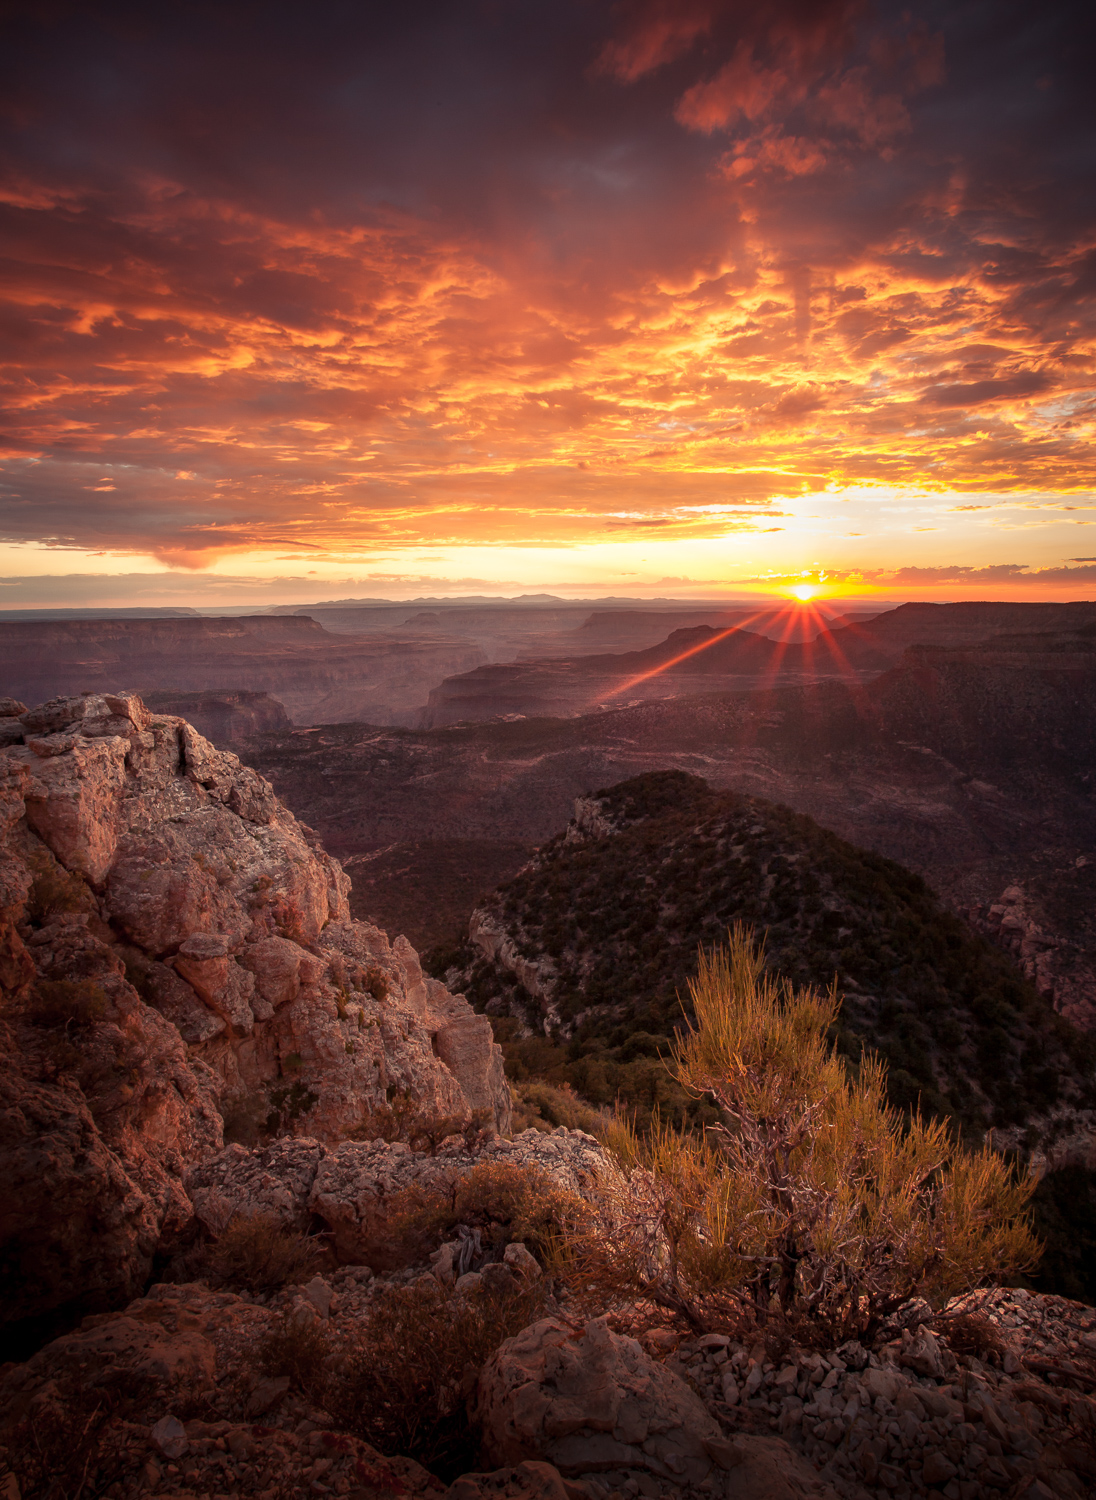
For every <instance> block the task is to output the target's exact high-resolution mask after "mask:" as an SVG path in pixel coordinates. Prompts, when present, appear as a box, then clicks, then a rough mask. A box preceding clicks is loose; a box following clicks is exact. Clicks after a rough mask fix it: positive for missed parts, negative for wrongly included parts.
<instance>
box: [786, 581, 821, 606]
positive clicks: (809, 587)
mask: <svg viewBox="0 0 1096 1500" xmlns="http://www.w3.org/2000/svg"><path fill="white" fill-rule="evenodd" d="M791 592H792V593H793V594H794V595H795V597H796V598H797V599H799V600H800V601H801V602H802V603H803V604H806V602H807V600H808V599H813V598H814V596H815V594H817V593H818V585H817V584H815V583H797V584H796V586H795V588H793V589H792V590H791Z"/></svg>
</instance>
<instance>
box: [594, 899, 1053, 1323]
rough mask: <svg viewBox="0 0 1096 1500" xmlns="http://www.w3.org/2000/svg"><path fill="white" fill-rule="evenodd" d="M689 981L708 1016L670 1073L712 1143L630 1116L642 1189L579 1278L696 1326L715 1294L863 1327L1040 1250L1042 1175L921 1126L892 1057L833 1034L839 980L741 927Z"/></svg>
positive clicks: (628, 1132)
mask: <svg viewBox="0 0 1096 1500" xmlns="http://www.w3.org/2000/svg"><path fill="white" fill-rule="evenodd" d="M689 990H690V996H691V1000H692V1006H693V1012H694V1015H695V1024H694V1025H693V1026H692V1027H691V1028H690V1029H689V1030H687V1031H686V1032H685V1033H684V1034H683V1035H682V1037H680V1038H679V1040H678V1041H677V1043H676V1044H675V1046H674V1049H673V1058H672V1062H671V1064H670V1067H671V1071H672V1073H673V1074H674V1076H675V1077H676V1078H677V1080H678V1081H679V1082H680V1083H681V1084H682V1085H683V1086H684V1087H685V1088H686V1089H687V1090H689V1091H690V1092H691V1093H693V1094H694V1095H696V1096H701V1095H706V1096H708V1097H709V1098H710V1099H712V1100H713V1101H714V1103H715V1104H716V1105H717V1106H718V1108H719V1111H720V1115H721V1123H720V1124H718V1125H716V1126H714V1127H710V1128H709V1130H708V1131H707V1133H706V1136H705V1137H704V1138H698V1137H695V1136H690V1135H688V1134H685V1133H680V1132H677V1131H675V1130H673V1129H670V1128H668V1127H656V1128H655V1129H653V1130H652V1131H650V1132H649V1133H648V1134H647V1135H646V1136H645V1137H640V1136H639V1135H638V1134H637V1133H636V1132H635V1131H634V1130H632V1129H631V1128H630V1127H629V1126H628V1125H627V1124H626V1123H624V1122H621V1123H620V1124H619V1125H618V1126H617V1129H616V1131H615V1133H614V1134H613V1135H612V1136H611V1137H610V1144H612V1145H614V1146H615V1149H616V1151H617V1154H618V1156H619V1157H620V1160H621V1163H622V1165H623V1166H624V1168H625V1173H626V1176H627V1183H628V1186H627V1191H626V1193H624V1194H623V1195H622V1196H621V1197H620V1198H619V1200H618V1201H617V1202H616V1203H615V1204H614V1205H612V1207H611V1209H610V1210H609V1214H608V1218H607V1219H606V1220H605V1222H603V1224H602V1225H601V1226H600V1232H599V1233H598V1234H597V1235H596V1236H588V1237H587V1239H586V1241H585V1244H584V1246H583V1248H582V1250H581V1251H580V1252H579V1255H578V1258H577V1261H576V1266H577V1267H578V1268H580V1275H582V1276H584V1277H586V1278H590V1277H592V1278H593V1279H594V1280H595V1281H602V1282H604V1281H606V1280H608V1281H609V1282H615V1283H616V1284H617V1285H618V1286H619V1287H620V1288H621V1290H623V1289H624V1286H625V1284H627V1285H629V1286H630V1287H631V1289H632V1290H633V1292H634V1291H639V1292H640V1293H641V1294H643V1295H646V1296H649V1297H651V1298H652V1299H653V1300H655V1301H657V1302H659V1303H661V1304H662V1305H664V1306H667V1307H671V1308H673V1309H675V1310H676V1311H679V1312H682V1313H684V1314H685V1315H686V1316H687V1317H688V1318H689V1319H690V1321H692V1322H693V1323H694V1324H697V1325H700V1324H702V1323H703V1321H704V1313H703V1307H704V1303H705V1301H706V1299H709V1298H711V1297H712V1296H713V1295H714V1296H716V1297H718V1296H720V1295H722V1296H726V1295H727V1294H731V1295H732V1296H734V1297H736V1298H737V1299H739V1300H745V1301H747V1302H748V1303H749V1304H750V1305H751V1306H752V1308H753V1310H754V1312H755V1313H756V1314H757V1316H758V1317H759V1318H761V1319H762V1320H764V1319H765V1318H767V1317H769V1316H770V1315H772V1314H773V1313H774V1312H775V1311H777V1310H779V1312H780V1314H781V1315H782V1316H783V1317H784V1318H785V1319H787V1320H789V1321H791V1322H795V1321H798V1320H802V1319H810V1320H812V1321H815V1322H818V1323H821V1324H824V1325H826V1327H827V1328H828V1329H829V1331H830V1332H831V1333H832V1334H834V1335H835V1336H840V1337H849V1336H851V1335H853V1334H864V1333H867V1332H869V1331H870V1330H871V1329H872V1328H873V1327H874V1326H876V1325H877V1324H878V1323H879V1322H880V1320H881V1319H882V1318H884V1317H885V1316H886V1315H887V1313H888V1312H890V1311H891V1310H892V1309H893V1308H895V1307H897V1306H898V1305H899V1304H901V1303H902V1302H904V1301H906V1300H907V1299H908V1298H909V1297H911V1296H913V1295H915V1294H919V1295H922V1296H925V1297H929V1298H934V1297H935V1298H942V1297H946V1296H948V1295H950V1294H954V1293H956V1292H959V1291H963V1290H966V1289H968V1288H970V1287H973V1286H976V1285H978V1284H979V1283H980V1282H983V1281H985V1280H987V1279H990V1278H992V1277H995V1276H1000V1275H1002V1274H1006V1273H1008V1272H1010V1271H1014V1270H1017V1269H1020V1268H1022V1267H1025V1266H1028V1265H1031V1264H1032V1263H1033V1262H1034V1261H1035V1259H1036V1258H1037V1256H1038V1252H1039V1247H1038V1245H1037V1243H1036V1241H1035V1239H1034V1238H1033V1236H1032V1234H1031V1231H1030V1229H1029V1228H1028V1223H1027V1217H1026V1211H1027V1207H1028V1204H1029V1202H1030V1199H1031V1196H1032V1193H1033V1191H1034V1188H1035V1183H1034V1180H1033V1179H1032V1178H1031V1177H1030V1175H1029V1176H1027V1177H1025V1178H1024V1179H1022V1180H1019V1179H1017V1177H1016V1174H1015V1173H1014V1171H1013V1169H1012V1168H1011V1167H1010V1166H1009V1165H1008V1164H1007V1163H1006V1162H1005V1161H1004V1160H1003V1159H1002V1158H1001V1157H1000V1156H999V1155H998V1154H997V1153H995V1152H994V1151H992V1150H990V1149H988V1148H984V1149H983V1150H981V1151H977V1152H972V1151H969V1150H967V1149H965V1148H963V1147H962V1146H961V1145H960V1144H959V1143H958V1141H957V1140H956V1138H955V1137H954V1136H953V1135H952V1133H951V1132H950V1130H949V1128H948V1127H947V1126H946V1125H945V1124H943V1123H942V1122H939V1121H926V1120H924V1119H922V1118H921V1117H920V1116H919V1115H916V1114H915V1115H914V1116H913V1117H912V1118H911V1119H910V1120H908V1121H906V1120H905V1119H904V1118H903V1117H902V1115H901V1114H900V1113H899V1112H898V1111H897V1110H895V1109H893V1108H891V1107H890V1106H889V1105H888V1104H887V1102H886V1073H885V1069H884V1067H883V1065H882V1063H881V1062H879V1060H878V1059H876V1058H874V1057H872V1056H870V1055H865V1056H864V1058H863V1059H862V1060H861V1062H860V1064H859V1067H858V1069H857V1071H856V1073H855V1075H853V1074H852V1073H850V1071H849V1070H848V1068H847V1067H846V1065H845V1063H843V1062H842V1060H841V1059H840V1058H839V1057H838V1056H837V1054H836V1052H835V1050H834V1048H833V1046H832V1044H831V1043H830V1042H829V1041H828V1039H827V1033H828V1031H829V1028H830V1027H831V1025H832V1024H833V1022H834V1020H835V1019H836V1016H837V1014H838V1010H839V1008H840V1007H839V1001H838V998H837V995H836V991H831V992H830V994H828V995H821V994H819V993H818V991H816V990H813V989H809V988H807V989H801V988H795V987H793V986H792V985H791V984H789V983H788V982H787V981H780V980H777V979H775V978H773V977H772V976H771V975H770V974H768V973H766V972H765V971H764V968H763V963H762V957H761V954H760V953H759V952H758V950H757V949H756V947H755V946H754V944H753V942H752V939H751V936H750V934H749V933H748V932H747V931H746V930H745V929H743V928H741V927H736V928H735V930H734V931H733V932H732V933H731V935H730V942H729V945H728V946H727V947H725V948H719V949H717V950H715V951H714V952H710V953H706V952H703V951H702V952H701V955H700V965H699V971H698V973H697V977H696V979H695V980H692V981H691V982H690V985H689ZM609 1220H611V1222H609Z"/></svg>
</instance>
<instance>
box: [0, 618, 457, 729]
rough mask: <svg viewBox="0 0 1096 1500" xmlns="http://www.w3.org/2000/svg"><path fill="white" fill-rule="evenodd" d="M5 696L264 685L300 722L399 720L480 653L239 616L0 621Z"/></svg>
mask: <svg viewBox="0 0 1096 1500" xmlns="http://www.w3.org/2000/svg"><path fill="white" fill-rule="evenodd" d="M0 658H2V660H3V662H4V667H3V670H2V673H0V691H3V692H5V693H7V694H9V695H10V696H12V697H14V698H18V699H23V700H29V701H31V702H38V701H40V700H42V699H44V698H49V697H57V696H63V695H71V694H78V693H84V692H99V691H103V690H104V689H105V690H107V691H111V692H113V691H115V690H117V689H118V688H119V686H121V687H124V688H129V689H132V690H133V691H135V692H157V691H158V692H165V691H166V692H171V693H193V692H208V691H210V690H228V691H232V692H240V691H247V692H264V693H268V694H270V695H271V696H273V697H274V698H276V699H277V700H278V702H279V703H280V704H281V705H282V707H283V709H284V710H285V713H286V714H287V715H288V717H289V718H290V719H291V720H292V721H293V722H295V723H303V724H314V723H317V722H320V723H322V722H325V721H342V720H365V721H366V722H377V721H379V722H381V723H385V722H397V723H398V722H402V716H406V715H409V714H414V713H415V712H417V711H418V710H419V708H420V707H421V705H422V703H423V702H424V700H425V698H426V696H427V694H428V692H429V690H430V688H431V687H432V686H433V685H434V684H436V683H437V681H438V680H439V678H441V677H444V676H445V675H446V674H447V673H450V672H461V671H465V670H467V669H468V668H470V667H473V666H475V665H477V664H478V663H480V662H482V661H483V660H485V658H484V655H483V653H482V652H481V651H480V650H479V648H478V647H477V646H476V645H475V644H474V643H471V642H469V641H467V640H465V639H463V638H460V637H456V636H449V635H446V634H444V633H442V632H440V631H437V630H434V631H427V632H420V633H418V634H414V633H401V632H381V633H377V634H374V635H367V636H347V635H333V634H331V633H330V632H328V631H326V630H324V629H323V627H322V626H321V625H319V624H317V623H316V621H315V620H312V619H308V618H304V617H296V616H289V617H283V616H269V615H240V616H234V617H220V616H218V617H213V618H192V617H178V618H166V619H164V618H159V619H141V620H65V621H48V622H37V621H35V622H29V621H0Z"/></svg>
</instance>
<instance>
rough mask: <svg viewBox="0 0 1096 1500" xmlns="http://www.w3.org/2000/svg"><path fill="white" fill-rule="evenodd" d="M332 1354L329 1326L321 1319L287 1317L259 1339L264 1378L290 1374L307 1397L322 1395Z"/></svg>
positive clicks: (260, 1363) (299, 1316) (306, 1316)
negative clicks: (326, 1370) (323, 1383)
mask: <svg viewBox="0 0 1096 1500" xmlns="http://www.w3.org/2000/svg"><path fill="white" fill-rule="evenodd" d="M330 1354H331V1339H330V1337H329V1335H328V1332H327V1327H326V1325H325V1324H324V1323H322V1322H320V1320H319V1319H318V1318H313V1317H309V1316H308V1315H307V1314H305V1315H304V1316H301V1315H299V1314H298V1315H297V1316H294V1315H293V1314H291V1313H290V1314H286V1315H285V1316H284V1317H283V1318H282V1319H281V1320H280V1322H278V1323H276V1324H275V1325H274V1327H273V1328H271V1329H269V1330H268V1332H267V1333H265V1334H264V1335H263V1337H262V1338H261V1339H260V1340H259V1346H258V1356H259V1368H260V1369H261V1370H262V1372H263V1374H264V1375H273V1376H279V1375H288V1376H289V1378H290V1380H292V1381H293V1383H294V1385H297V1386H299V1387H300V1388H301V1389H302V1390H303V1391H304V1392H305V1393H306V1395H309V1396H318V1395H320V1394H321V1391H320V1387H321V1383H322V1381H323V1380H324V1379H325V1367H326V1364H327V1361H328V1358H329V1356H330Z"/></svg>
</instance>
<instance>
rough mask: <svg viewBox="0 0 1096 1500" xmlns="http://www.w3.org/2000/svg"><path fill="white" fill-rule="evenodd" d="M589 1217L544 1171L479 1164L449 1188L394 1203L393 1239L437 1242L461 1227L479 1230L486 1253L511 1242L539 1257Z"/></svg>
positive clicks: (413, 1190) (411, 1193)
mask: <svg viewBox="0 0 1096 1500" xmlns="http://www.w3.org/2000/svg"><path fill="white" fill-rule="evenodd" d="M588 1217H589V1209H588V1207H587V1205H586V1204H585V1203H584V1202H583V1200H582V1199H581V1198H579V1197H577V1196H576V1195H575V1194H573V1193H569V1192H567V1191H566V1189H564V1188H562V1187H560V1185H559V1183H557V1182H556V1181H554V1179H553V1178H551V1177H550V1176H549V1175H548V1173H547V1172H544V1171H542V1170H541V1169H540V1168H539V1167H520V1166H516V1165H514V1164H513V1163H511V1162H491V1161H485V1162H479V1163H478V1164H477V1165H476V1166H474V1167H473V1168H472V1169H471V1171H469V1172H465V1173H463V1174H462V1175H461V1176H460V1177H458V1178H457V1180H456V1182H455V1183H453V1184H452V1186H451V1187H449V1188H433V1189H425V1188H421V1187H418V1186H414V1185H413V1186H412V1187H410V1188H407V1189H405V1190H404V1192H403V1193H402V1194H400V1195H399V1197H398V1199H395V1200H393V1204H392V1227H393V1233H394V1234H396V1235H397V1236H399V1235H403V1234H410V1235H423V1236H426V1237H435V1238H437V1239H438V1240H439V1241H440V1240H443V1239H445V1238H446V1237H447V1236H448V1235H450V1234H452V1232H453V1231H454V1230H455V1229H456V1227H457V1225H458V1224H463V1225H465V1226H466V1227H467V1228H469V1229H478V1230H479V1231H480V1237H481V1242H482V1244H483V1245H484V1247H485V1248H486V1249H494V1250H496V1251H497V1250H501V1249H502V1248H503V1247H504V1246H506V1245H507V1244H509V1243H510V1241H511V1240H521V1241H523V1242H524V1243H525V1244H527V1245H528V1246H529V1248H530V1249H531V1250H532V1251H534V1252H539V1253H540V1255H541V1257H542V1258H548V1257H551V1256H552V1255H554V1254H556V1253H557V1251H558V1249H559V1246H560V1243H561V1241H563V1240H566V1239H569V1238H570V1237H571V1236H572V1235H573V1234H574V1233H576V1232H577V1231H579V1230H580V1229H581V1228H582V1227H583V1226H584V1225H585V1224H586V1223H587V1220H588Z"/></svg>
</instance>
